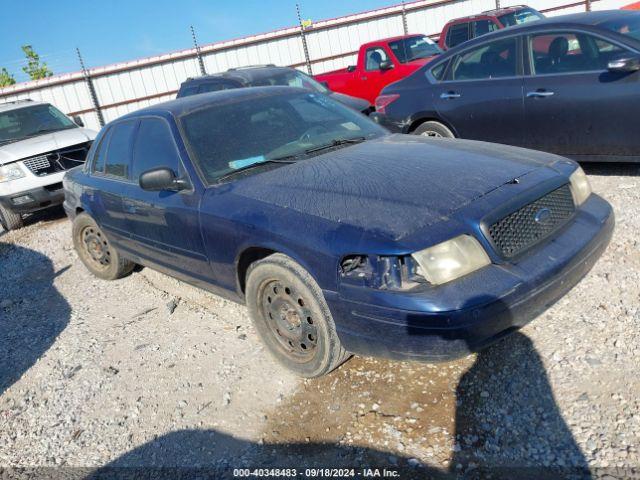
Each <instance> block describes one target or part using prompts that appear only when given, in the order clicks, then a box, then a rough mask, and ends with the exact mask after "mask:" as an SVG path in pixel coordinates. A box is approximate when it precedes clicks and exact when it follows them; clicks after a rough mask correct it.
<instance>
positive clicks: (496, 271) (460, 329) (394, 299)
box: [324, 195, 615, 361]
mask: <svg viewBox="0 0 640 480" xmlns="http://www.w3.org/2000/svg"><path fill="white" fill-rule="evenodd" d="M614 224H615V220H614V214H613V211H612V209H611V206H610V205H609V204H608V203H607V202H606V201H604V200H603V199H602V198H600V197H598V196H597V195H592V196H591V197H590V198H589V199H588V200H587V202H585V204H583V205H582V206H581V207H580V208H579V209H578V211H577V213H576V215H575V217H574V218H573V220H572V221H571V222H570V223H569V224H567V225H565V226H564V227H563V228H562V229H561V230H560V231H559V232H557V233H556V234H555V235H554V236H553V237H551V238H550V239H546V240H545V241H544V242H543V243H542V244H541V245H539V246H537V247H536V248H535V249H534V250H533V251H532V252H531V253H529V254H528V255H526V256H525V257H524V258H522V259H520V260H519V261H518V262H516V263H505V264H501V265H496V264H493V265H491V266H488V267H485V268H483V269H481V270H479V271H477V272H475V273H473V274H470V275H467V276H466V277H463V278H461V279H459V280H457V281H454V282H450V283H449V284H445V285H441V286H439V287H431V288H428V289H427V290H426V291H423V292H418V293H416V292H391V291H380V290H378V291H373V290H372V289H365V288H363V287H355V286H354V287H348V286H347V287H345V286H344V285H343V286H341V290H340V293H336V292H328V291H325V292H324V293H325V298H326V300H327V303H328V305H329V309H330V310H331V313H332V315H333V318H334V321H335V324H336V329H337V332H338V336H339V338H340V340H341V342H342V344H343V346H344V348H346V349H347V350H348V351H350V352H352V353H356V354H360V355H365V356H375V357H386V358H392V359H413V360H422V361H446V360H451V359H455V358H459V357H462V356H465V355H467V354H469V353H471V352H474V351H478V350H480V349H482V348H483V347H485V346H488V345H489V344H491V343H493V342H494V341H497V340H498V339H500V338H502V337H503V336H505V335H507V334H508V333H510V332H513V331H515V330H517V329H519V328H521V327H523V326H524V325H526V324H527V323H529V322H530V321H531V320H533V319H534V318H535V317H536V316H538V315H539V314H540V313H542V312H543V311H544V310H546V309H547V308H548V307H549V306H551V305H552V304H553V303H555V302H556V301H557V300H559V299H560V298H561V297H562V296H564V295H565V294H566V293H567V292H568V291H569V290H570V289H571V288H572V287H573V286H575V285H576V284H577V283H578V282H579V281H580V279H582V277H583V276H584V275H585V274H586V273H587V272H588V271H589V270H590V269H591V267H593V265H594V264H595V263H596V261H597V260H598V258H599V257H600V255H601V254H602V253H603V252H604V250H605V249H606V247H607V245H608V243H609V240H610V239H611V236H612V234H613V229H614Z"/></svg>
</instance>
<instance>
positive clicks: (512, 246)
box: [489, 184, 575, 258]
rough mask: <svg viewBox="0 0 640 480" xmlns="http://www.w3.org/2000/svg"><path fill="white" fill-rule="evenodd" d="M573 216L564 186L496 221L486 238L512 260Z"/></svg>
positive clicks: (570, 197) (571, 200)
mask: <svg viewBox="0 0 640 480" xmlns="http://www.w3.org/2000/svg"><path fill="white" fill-rule="evenodd" d="M574 212H575V205H574V203H573V197H572V195H571V189H570V188H569V184H566V185H563V186H562V187H560V188H558V189H556V190H554V191H552V192H550V193H548V194H546V195H545V196H544V197H541V198H539V199H538V200H535V201H533V202H531V203H529V204H527V205H525V206H524V207H521V208H520V209H518V210H516V211H515V212H513V213H510V214H509V215H507V216H506V217H504V218H502V219H500V220H498V221H497V222H495V223H494V224H493V225H491V226H490V227H489V235H490V236H491V239H492V240H493V242H494V244H495V245H496V247H497V248H498V251H499V252H500V253H502V255H503V256H504V257H507V258H511V257H515V256H516V255H518V254H519V253H520V252H522V251H524V250H526V249H527V248H529V247H531V246H533V245H535V244H536V243H538V242H539V241H541V240H543V239H544V238H546V237H547V236H549V235H550V234H551V233H552V232H553V231H555V230H556V229H558V228H559V227H561V226H562V225H563V224H564V223H565V222H566V221H567V220H568V219H569V218H570V217H571V216H572V215H573V213H574Z"/></svg>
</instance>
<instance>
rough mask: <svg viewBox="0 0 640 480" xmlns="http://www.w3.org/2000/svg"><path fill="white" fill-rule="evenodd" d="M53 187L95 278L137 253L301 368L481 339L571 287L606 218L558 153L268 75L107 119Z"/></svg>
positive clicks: (604, 207) (129, 262)
mask: <svg viewBox="0 0 640 480" xmlns="http://www.w3.org/2000/svg"><path fill="white" fill-rule="evenodd" d="M64 187H65V197H66V198H65V203H64V206H65V209H66V211H67V214H68V215H69V217H70V218H71V219H72V220H73V240H74V244H75V248H76V250H77V252H78V255H79V257H80V259H81V260H82V261H83V262H84V264H85V265H86V266H87V268H88V269H89V270H90V271H91V272H93V273H94V274H95V275H97V276H98V277H100V278H103V279H109V280H114V279H117V278H120V277H122V276H124V275H126V274H128V273H129V272H131V270H132V269H133V267H134V265H135V264H140V265H144V266H147V267H150V268H153V269H157V270H159V271H162V272H164V273H167V274H168V275H171V276H174V277H177V278H179V279H181V280H184V281H186V282H189V283H191V284H193V285H196V286H198V287H201V288H204V289H206V290H209V291H211V292H213V293H215V294H218V295H221V296H224V297H226V298H229V299H232V300H235V301H238V302H243V303H246V305H247V307H248V311H249V314H250V316H251V318H252V320H253V322H254V325H255V328H256V330H257V331H258V333H259V334H260V336H261V338H262V340H263V341H264V343H265V344H266V345H267V347H268V348H269V350H270V351H271V352H272V353H273V355H274V356H275V357H276V358H277V359H278V360H279V361H280V362H282V363H283V364H284V365H285V366H287V367H288V368H290V369H292V370H293V371H295V372H296V373H298V374H299V375H302V376H305V377H316V376H320V375H323V374H326V373H328V372H330V371H331V370H333V369H334V368H336V367H337V366H339V365H340V364H341V363H342V362H344V361H345V360H346V359H347V358H349V356H350V355H351V354H361V355H373V356H381V357H387V358H396V359H413V360H424V361H436V360H445V359H451V358H455V357H459V356H462V355H466V354H467V353H469V352H471V351H475V350H477V349H480V348H482V347H484V346H486V345H488V344H490V343H491V342H493V341H495V340H497V339H499V338H501V337H503V336H504V335H506V334H508V333H509V332H512V331H514V330H516V329H518V328H520V327H522V326H523V325H525V324H526V323H527V322H529V321H530V320H532V319H533V318H535V317H536V316H537V315H538V314H539V313H540V312H542V311H543V310H544V309H545V308H547V307H548V306H549V305H551V304H552V303H553V302H555V301H556V300H558V299H559V298H560V297H562V296H563V295H564V294H565V293H566V292H567V291H568V290H569V289H571V287H572V286H573V285H575V284H576V283H577V282H578V281H579V280H580V278H582V276H583V275H584V274H585V273H586V272H587V271H588V270H589V269H590V268H591V267H592V266H593V264H594V263H595V262H596V260H597V259H598V257H599V256H600V254H601V253H602V252H603V250H604V249H605V248H606V246H607V244H608V242H609V239H610V237H611V234H612V232H613V228H614V216H613V212H612V210H611V207H610V206H609V204H608V203H607V202H606V201H604V200H603V199H602V198H600V197H599V196H597V195H595V194H593V193H591V189H590V186H589V182H588V180H587V178H586V176H585V174H584V172H583V171H582V169H581V168H580V167H579V166H578V165H577V164H576V163H575V162H573V161H571V160H567V159H565V158H562V157H558V156H555V155H551V154H546V153H540V152H534V151H531V150H525V149H520V148H515V147H506V146H501V145H493V144H488V143H482V142H472V141H465V140H447V139H432V138H426V137H416V136H409V135H399V134H390V133H389V132H388V131H387V130H385V129H383V128H382V127H380V126H378V125H376V124H375V123H373V122H372V121H370V120H369V119H367V118H365V117H363V116H362V115H360V114H359V113H357V112H355V111H353V110H351V109H349V108H347V107H345V106H343V105H341V104H339V103H337V102H335V101H334V100H332V99H330V98H328V97H326V96H324V95H321V94H317V93H311V92H307V91H303V90H298V89H293V88H287V87H268V88H247V89H237V90H226V91H222V92H215V93H209V94H203V95H195V96H192V97H187V98H184V99H179V100H175V101H171V102H167V103H164V104H160V105H154V106H152V107H149V108H145V109H142V110H139V111H137V112H135V113H132V114H129V115H126V116H124V117H121V118H119V119H117V120H115V121H113V122H111V123H110V124H108V125H107V126H106V127H105V128H103V129H102V131H101V132H100V134H99V136H98V137H97V139H96V141H95V142H94V144H93V146H92V149H91V151H90V152H89V155H88V157H87V162H86V164H85V166H84V168H82V169H76V170H74V171H71V172H69V173H68V174H67V176H66V177H65V180H64Z"/></svg>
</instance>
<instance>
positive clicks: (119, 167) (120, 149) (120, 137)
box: [104, 120, 137, 178]
mask: <svg viewBox="0 0 640 480" xmlns="http://www.w3.org/2000/svg"><path fill="white" fill-rule="evenodd" d="M136 124H137V121H135V120H131V121H128V122H122V123H118V124H116V125H114V126H113V127H111V136H110V139H109V147H108V148H107V152H106V159H105V165H104V173H105V175H111V176H112V177H119V178H129V165H131V141H132V139H133V133H134V131H135V127H136Z"/></svg>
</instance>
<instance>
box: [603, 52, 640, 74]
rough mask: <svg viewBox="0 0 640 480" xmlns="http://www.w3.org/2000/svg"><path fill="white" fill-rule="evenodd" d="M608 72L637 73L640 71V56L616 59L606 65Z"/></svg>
mask: <svg viewBox="0 0 640 480" xmlns="http://www.w3.org/2000/svg"><path fill="white" fill-rule="evenodd" d="M607 69H608V70H609V71H610V72H637V71H638V70H640V56H635V55H630V56H626V55H625V56H624V57H618V58H616V59H614V60H611V61H610V62H609V63H608V64H607Z"/></svg>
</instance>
